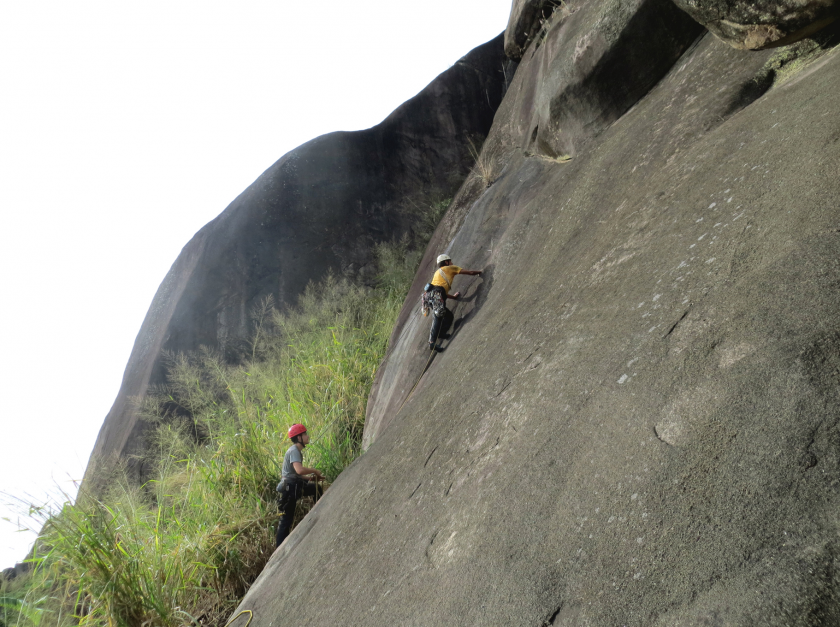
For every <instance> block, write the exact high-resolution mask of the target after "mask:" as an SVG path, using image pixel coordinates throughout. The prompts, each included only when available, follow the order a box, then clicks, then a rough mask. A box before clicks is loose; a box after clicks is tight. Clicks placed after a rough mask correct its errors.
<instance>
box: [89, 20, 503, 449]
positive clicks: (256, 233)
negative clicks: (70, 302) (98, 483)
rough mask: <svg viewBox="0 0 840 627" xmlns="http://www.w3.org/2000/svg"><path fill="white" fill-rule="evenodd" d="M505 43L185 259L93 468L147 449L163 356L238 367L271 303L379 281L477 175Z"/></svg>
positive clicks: (279, 177) (257, 203) (269, 195)
mask: <svg viewBox="0 0 840 627" xmlns="http://www.w3.org/2000/svg"><path fill="white" fill-rule="evenodd" d="M506 64H509V62H508V61H507V60H506V59H505V57H504V54H503V51H502V37H501V35H500V36H499V37H497V38H496V39H495V40H493V41H492V42H489V43H488V44H485V45H483V46H481V47H479V48H477V49H476V50H474V51H472V52H471V53H469V54H468V55H467V56H465V57H464V58H462V59H461V60H460V61H458V62H457V63H455V65H453V67H452V68H450V69H449V70H447V71H446V72H444V73H443V74H441V75H440V76H439V77H438V78H436V79H435V80H434V81H433V82H432V83H430V84H429V85H428V86H427V87H426V88H425V89H424V90H423V91H422V92H421V93H420V94H418V95H417V96H416V97H414V98H413V99H411V100H409V101H408V102H406V103H405V104H404V105H402V106H401V107H400V108H399V109H397V110H396V111H394V113H392V114H391V115H390V116H389V117H388V118H387V119H386V120H385V121H383V122H382V123H381V124H379V125H378V126H375V127H373V128H371V129H368V130H365V131H357V132H338V133H331V134H329V135H325V136H323V137H319V138H317V139H315V140H312V141H311V142H309V143H307V144H304V145H303V146H301V147H299V148H297V149H295V150H293V151H292V152H290V153H289V154H287V155H285V156H284V157H283V158H281V159H280V160H279V161H278V162H277V163H275V164H274V165H273V166H272V167H271V168H269V169H268V170H267V171H266V172H265V173H264V174H263V175H262V176H260V177H259V178H258V179H257V180H256V181H255V182H254V183H253V184H252V185H251V186H250V187H249V188H248V189H247V190H245V191H244V192H243V193H242V194H241V195H240V196H239V197H238V198H237V199H236V200H234V201H233V202H232V203H231V204H230V206H229V207H228V208H227V209H225V211H224V212H223V213H222V214H221V215H219V217H218V218H216V219H215V220H213V221H212V222H210V223H209V224H207V225H206V226H205V227H204V228H202V229H201V230H200V231H199V232H198V233H197V234H196V235H195V237H194V238H193V239H192V240H191V241H190V242H189V243H188V244H187V245H186V246H185V247H184V250H183V251H182V253H181V255H180V256H179V257H178V259H177V260H176V261H175V263H174V264H173V266H172V269H171V270H170V271H169V273H168V274H167V276H166V278H165V279H164V281H163V283H162V284H161V286H160V288H159V290H158V292H157V294H156V295H155V298H154V300H153V302H152V305H151V307H150V309H149V312H148V314H147V316H146V319H145V321H144V322H143V326H142V328H141V330H140V333H139V334H138V336H137V340H136V342H135V346H134V350H133V351H132V354H131V357H130V359H129V363H128V366H127V367H126V371H125V375H124V377H123V383H122V387H121V388H120V392H119V394H118V396H117V399H116V401H115V403H114V406H113V407H112V409H111V411H110V413H109V414H108V416H107V418H106V419H105V423H104V425H103V427H102V430H101V431H100V434H99V438H98V440H97V442H96V446H95V447H94V450H93V455H92V458H94V459H96V458H101V457H104V456H108V455H114V454H116V455H122V454H125V453H128V452H131V451H132V450H136V448H137V447H138V446H140V445H141V444H142V438H141V437H139V436H140V434H141V432H142V425H139V426H138V425H137V420H136V416H135V411H134V409H133V406H132V403H131V400H130V399H131V398H132V397H142V396H143V395H144V394H145V393H146V390H147V388H148V386H149V385H150V384H153V383H160V382H162V381H163V376H164V373H163V371H162V364H161V361H160V355H161V351H162V350H164V349H168V350H171V351H189V350H195V349H197V348H199V346H202V345H203V346H209V347H213V348H216V349H218V350H220V351H221V352H223V353H224V354H225V355H226V356H227V357H228V358H229V359H236V358H237V350H238V349H239V347H240V345H241V341H242V339H243V338H245V337H246V336H247V335H248V334H249V332H250V324H251V321H250V318H249V313H250V311H251V310H252V309H253V308H254V307H255V305H256V304H257V303H258V302H259V301H260V300H261V299H263V298H264V297H266V296H271V297H273V299H274V302H275V303H278V304H280V305H285V304H290V303H294V302H295V301H296V299H297V296H298V295H299V294H300V293H301V292H302V291H303V289H304V288H305V286H306V285H307V283H309V282H310V281H317V280H319V279H321V278H322V277H324V276H325V275H326V273H328V272H330V271H332V272H334V273H336V274H339V275H344V276H347V277H350V278H353V279H357V280H361V281H371V280H372V279H373V276H372V272H373V263H372V261H373V250H374V246H375V244H376V243H377V242H383V241H387V240H390V239H392V238H395V237H399V236H400V235H401V234H402V233H404V232H406V231H407V230H408V229H410V228H411V227H412V224H413V222H412V220H413V218H412V217H411V215H410V214H409V213H407V212H406V211H405V206H406V205H408V204H411V202H418V201H419V202H423V201H428V200H429V199H435V198H443V197H446V196H451V195H452V194H453V193H454V191H455V190H457V189H458V186H459V185H460V184H461V182H462V181H463V179H464V177H465V175H466V173H467V172H468V170H469V168H470V167H471V165H472V161H473V159H472V157H471V156H470V153H469V148H468V144H469V141H470V140H473V141H477V142H479V143H480V142H481V141H482V140H483V138H484V137H485V135H486V134H487V132H488V130H489V128H490V125H491V124H492V121H493V116H494V114H495V112H496V108H497V107H498V105H499V102H500V101H501V98H502V95H503V92H504V89H505V87H506V78H505V72H507V73H511V72H512V70H511V68H510V67H508V68H507V69H505V68H504V67H503V66H504V65H506Z"/></svg>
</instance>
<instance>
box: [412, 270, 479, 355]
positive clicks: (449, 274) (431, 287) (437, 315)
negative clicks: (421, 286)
mask: <svg viewBox="0 0 840 627" xmlns="http://www.w3.org/2000/svg"><path fill="white" fill-rule="evenodd" d="M437 264H438V269H437V271H436V272H435V275H434V276H433V277H432V280H431V282H430V283H428V284H426V294H425V296H424V299H425V300H424V303H425V302H428V306H429V307H430V308H431V309H432V313H433V314H434V320H432V329H431V331H429V350H434V349H435V344H437V341H438V338H442V339H446V338H448V337H449V336H448V335H447V333H446V332H447V331H448V330H449V326H450V325H451V324H452V319H453V315H452V312H451V311H449V309H447V307H446V299H447V298H453V299H456V300H457V299H458V297H460V296H461V292H455V293H454V294H450V293H449V290H450V289H451V288H452V281H453V280H454V279H455V275H456V274H467V275H470V276H475V275H479V276H480V275H481V272H482V271H481V270H464V269H462V268H459V267H458V266H454V265H452V258H451V257H450V256H449V255H438V258H437Z"/></svg>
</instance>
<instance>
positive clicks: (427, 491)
mask: <svg viewBox="0 0 840 627" xmlns="http://www.w3.org/2000/svg"><path fill="white" fill-rule="evenodd" d="M768 56H769V54H768V53H758V54H751V55H745V54H744V53H742V52H738V51H736V50H734V49H732V48H730V47H729V46H726V45H725V44H722V43H720V42H718V41H717V40H715V39H714V38H712V37H711V36H707V37H705V38H704V39H703V40H702V41H700V42H699V43H698V45H697V46H696V47H694V48H692V49H691V50H690V51H689V52H687V53H686V55H685V56H684V57H683V58H682V59H680V60H679V62H678V63H677V64H676V65H675V66H674V68H673V69H672V71H671V72H670V73H669V74H668V76H667V77H665V78H664V79H663V80H662V81H661V82H660V83H659V85H657V86H656V88H655V89H653V90H652V91H651V92H650V93H649V94H648V95H647V96H646V97H645V98H644V99H643V100H642V101H641V102H639V103H638V104H637V105H636V107H635V108H633V109H632V110H631V111H629V112H628V113H626V114H625V115H624V116H623V117H622V118H621V119H620V120H618V121H617V122H616V123H615V124H613V125H612V126H611V127H610V128H609V129H607V130H605V131H604V132H603V133H602V134H601V135H600V136H599V137H598V138H597V139H595V140H593V141H592V143H591V144H589V145H588V149H587V151H586V152H585V153H583V154H580V155H579V156H578V158H576V159H574V160H573V161H571V162H569V163H565V164H559V163H556V162H552V161H550V160H547V159H540V158H534V157H532V158H525V157H524V156H522V154H521V152H520V153H517V151H516V150H513V149H510V150H508V151H507V152H506V153H505V158H504V165H505V167H504V170H503V171H502V173H501V176H500V177H499V178H498V180H497V181H496V182H495V183H494V184H493V185H492V186H491V187H490V188H489V189H487V190H486V191H485V192H484V193H483V194H482V195H481V197H480V198H478V199H477V200H476V202H474V203H472V204H471V205H470V206H471V209H470V210H469V211H468V212H466V214H465V215H464V216H463V217H462V218H460V219H459V220H458V221H457V222H455V223H452V224H448V225H444V227H443V228H445V229H451V232H452V233H454V236H453V238H452V242H451V247H450V252H451V254H452V255H453V257H455V258H456V259H457V260H458V261H459V263H462V264H463V265H465V266H468V267H481V266H484V267H485V268H487V269H488V270H490V272H489V273H488V274H489V275H490V276H491V277H492V281H487V282H485V281H484V278H482V279H476V280H475V281H474V282H473V283H472V284H471V285H470V286H468V289H467V290H466V291H467V306H466V307H465V308H463V309H462V308H461V305H460V304H459V305H458V308H457V309H456V317H457V318H464V320H465V321H464V323H463V324H462V326H461V328H460V330H459V331H458V333H457V335H456V337H455V338H454V340H453V341H452V343H451V344H450V346H449V347H448V348H447V349H446V351H445V352H444V353H442V354H440V355H438V356H437V357H436V358H435V361H434V362H433V364H432V367H431V368H430V370H429V371H428V372H427V373H426V375H425V376H424V377H423V379H422V380H421V382H420V384H419V385H418V387H417V389H416V391H415V392H414V395H413V396H412V397H411V398H410V399H409V400H408V402H407V403H406V404H405V407H404V408H403V410H402V412H401V413H400V414H399V416H398V417H397V418H396V419H393V420H392V421H391V423H390V424H389V425H388V426H387V428H384V429H381V430H380V431H379V432H378V433H377V434H376V437H375V440H374V443H373V444H372V446H371V447H370V449H369V450H368V452H367V453H366V454H365V455H364V456H363V457H362V458H360V459H359V460H358V461H357V462H356V463H354V464H353V465H352V466H351V467H350V468H349V469H348V470H347V471H346V472H345V473H344V474H342V476H341V477H339V479H338V481H337V482H336V483H335V484H334V486H333V487H332V489H331V490H330V492H329V493H328V494H327V495H326V497H325V498H324V499H323V500H322V501H321V502H320V503H319V505H318V506H317V507H316V508H315V509H314V511H313V514H312V515H311V518H310V519H308V520H307V521H306V522H305V523H304V524H303V525H302V526H301V528H300V529H299V530H296V531H295V532H293V534H292V536H290V538H289V542H288V543H287V544H285V545H284V546H283V547H281V548H280V550H278V551H277V553H276V554H275V555H274V557H273V558H272V560H271V561H270V562H269V564H268V566H267V568H266V571H265V573H264V574H263V575H262V576H261V577H260V578H259V579H258V581H257V582H256V583H255V584H254V586H253V587H252V588H251V590H250V592H249V594H248V595H247V597H246V598H245V600H244V601H243V603H242V606H241V609H251V610H252V611H253V612H254V620H253V622H252V623H251V624H252V627H254V626H255V627H268V626H269V625H277V624H279V623H278V621H280V620H282V619H283V617H288V616H294V617H295V620H296V621H297V623H298V624H302V625H424V626H429V625H432V626H433V625H447V626H448V625H452V624H457V625H476V626H478V625H517V626H519V625H523V626H524V625H527V626H529V627H533V626H538V625H569V626H572V625H575V626H577V625H628V626H641V625H662V626H663V627H664V626H665V625H708V624H727V625H744V626H746V625H759V624H760V625H780V626H781V625H830V624H837V622H838V617H839V615H840V608H838V598H837V594H838V593H837V590H838V589H840V587H839V586H838V583H840V582H838V570H837V568H838V567H837V561H836V555H837V548H838V547H837V538H838V523H837V517H836V512H837V511H838V510H839V509H840V502H838V501H839V500H840V494H838V486H840V430H838V419H837V417H838V416H840V411H838V410H840V393H838V378H837V372H838V370H840V340H838V338H840V319H838V317H837V311H838V307H839V306H840V266H838V259H840V226H838V225H840V208H838V207H840V203H838V200H840V180H838V177H837V176H836V173H837V172H838V169H840V116H838V115H837V113H838V111H837V106H838V105H837V99H836V97H835V94H836V93H837V92H838V89H840V55H838V54H837V53H833V54H831V55H828V56H826V57H825V58H824V59H823V60H822V61H820V63H819V64H818V65H815V66H812V67H811V68H809V69H808V70H806V71H805V72H802V73H801V74H800V75H799V76H798V77H796V78H795V79H793V80H791V81H789V82H788V83H786V84H785V85H783V86H781V87H778V88H774V89H772V90H771V91H769V92H768V93H767V94H765V95H764V96H762V97H761V98H759V99H758V100H756V101H755V102H753V103H752V104H749V105H747V106H744V101H743V99H742V92H743V88H744V85H745V84H750V83H751V82H752V81H753V78H754V76H755V75H756V74H757V73H759V72H760V70H761V67H762V65H763V64H764V63H765V62H766V61H767V58H768ZM532 71H534V69H533V67H531V66H529V62H528V61H527V60H526V61H524V62H523V64H522V65H521V66H520V68H519V70H518V72H517V77H516V79H515V81H514V84H513V86H512V87H511V93H510V94H509V96H508V98H507V99H506V102H505V103H503V106H502V107H501V108H500V110H499V112H498V114H497V120H496V124H495V126H494V130H493V132H492V133H491V137H490V138H489V139H488V144H489V145H490V146H491V147H492V146H493V145H494V142H496V141H497V139H498V138H497V130H498V129H501V131H500V134H501V135H502V136H503V137H504V136H505V135H506V134H507V132H508V131H507V129H510V128H511V125H512V123H513V122H512V120H511V118H510V117H508V116H511V114H512V113H513V112H515V111H516V109H515V107H512V106H509V104H510V101H511V100H512V99H513V98H514V97H515V95H514V90H516V89H519V88H521V85H522V83H523V82H524V81H526V80H527V74H528V73H529V72H532ZM514 139H515V138H514ZM502 144H503V142H501V141H499V142H498V143H496V144H495V145H498V146H500V149H501V148H502V147H503V146H502ZM486 145H487V144H486ZM488 283H491V285H489V286H488ZM473 295H475V299H474V300H471V299H472V298H473ZM479 302H480V306H478V307H477V306H476V305H477V304H478V303H479ZM409 306H411V308H412V310H414V309H415V308H414V302H413V301H411V302H410V303H409ZM412 315H416V313H413V314H412ZM425 332H426V328H425V325H418V328H417V329H416V331H414V332H413V333H412V332H409V331H407V332H406V333H405V334H404V336H403V337H402V338H401V339H400V340H399V341H400V342H407V343H412V342H419V341H420V340H422V335H423V334H424V333H425ZM425 354H426V353H424V352H422V351H418V353H417V354H416V355H415V356H414V358H415V359H419V360H424V359H425ZM409 357H410V355H409V356H407V357H406V358H409ZM391 367H394V366H392V364H390V363H389V364H387V365H386V368H391ZM325 591H326V592H325Z"/></svg>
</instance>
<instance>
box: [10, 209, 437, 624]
mask: <svg viewBox="0 0 840 627" xmlns="http://www.w3.org/2000/svg"><path fill="white" fill-rule="evenodd" d="M447 205H448V202H447V201H444V202H439V203H432V204H431V206H428V205H427V207H426V209H425V211H426V212H428V214H429V215H428V220H427V224H426V225H425V228H424V229H422V235H421V236H420V237H418V238H416V239H415V240H414V241H413V242H412V243H409V241H408V240H407V239H404V240H403V241H401V242H397V243H392V244H390V245H381V246H379V247H378V248H377V257H378V263H379V268H380V274H379V281H378V285H377V287H376V288H375V289H372V288H369V287H363V286H357V285H353V284H351V283H349V282H347V281H344V280H338V279H336V278H334V277H328V278H327V279H326V280H324V281H323V282H322V283H320V284H319V285H310V286H309V287H308V288H307V290H306V292H305V293H304V294H303V295H302V296H301V298H300V300H299V305H298V307H297V308H296V309H295V310H292V311H284V312H280V311H278V310H277V309H276V308H275V307H274V306H273V304H272V302H271V300H265V301H263V302H262V303H261V304H260V305H259V306H258V307H257V308H256V310H255V311H254V312H253V336H252V337H251V339H250V346H249V348H250V359H249V360H248V362H247V363H244V364H239V365H231V364H226V363H225V362H224V360H223V359H222V358H221V356H219V355H217V354H215V353H214V352H212V351H210V350H202V351H199V352H197V353H195V354H189V355H184V354H177V355H174V354H173V355H167V357H166V359H167V367H168V384H167V385H166V386H165V387H161V388H159V389H157V390H154V391H153V392H152V393H151V394H150V395H149V396H148V397H147V398H146V399H144V400H143V401H142V403H141V404H140V408H141V411H142V414H143V416H144V418H145V419H146V420H147V421H148V424H149V428H150V431H151V433H152V437H151V438H150V441H151V442H152V444H151V449H152V450H150V451H147V452H146V454H144V455H143V457H142V459H135V460H128V462H127V465H126V466H125V467H118V468H111V469H108V472H97V473H96V475H97V478H98V482H99V483H98V485H97V486H96V487H95V488H90V489H88V490H86V491H85V492H84V493H80V494H79V496H78V497H77V498H76V501H75V503H71V502H70V501H69V499H68V502H67V503H66V504H65V505H64V506H63V507H62V508H61V511H59V512H47V511H46V510H36V512H35V513H36V516H37V515H40V516H41V520H42V522H43V523H44V528H43V531H42V533H41V537H40V540H39V543H38V546H37V548H36V558H35V561H36V564H37V569H36V570H35V572H34V573H33V574H31V575H30V576H29V577H28V578H27V581H26V582H25V583H24V584H20V583H18V584H17V587H16V588H12V587H10V585H7V584H6V583H3V584H2V585H3V586H4V587H3V588H0V597H2V598H0V609H2V612H3V614H0V616H2V618H0V626H2V627H35V626H37V625H39V624H43V625H50V626H53V625H55V626H59V627H61V626H65V625H85V626H96V627H100V626H106V625H107V626H108V627H111V626H115V627H176V626H178V627H180V626H187V625H215V626H222V625H224V621H225V619H226V617H227V616H229V614H230V612H231V611H232V610H233V608H234V607H235V606H236V605H237V604H238V602H239V600H240V599H241V597H242V596H243V595H244V593H245V592H246V591H247V589H248V587H249V586H250V585H251V583H252V582H253V581H254V579H255V578H256V577H257V575H258V574H259V573H260V571H261V570H262V568H263V566H264V565H265V563H266V561H267V560H268V558H269V557H270V556H271V554H272V552H273V550H274V525H275V524H276V522H277V520H278V514H277V507H276V504H275V491H274V489H275V485H276V484H277V482H278V481H279V478H280V462H281V461H282V455H283V453H284V452H285V449H286V448H287V447H288V446H289V442H288V440H287V439H286V437H285V434H286V431H287V429H288V427H289V426H290V425H291V424H292V423H295V422H302V423H304V424H306V425H307V427H308V428H309V431H310V433H311V434H312V436H313V441H312V443H311V444H310V446H309V447H308V448H307V451H306V462H307V465H314V466H316V467H318V468H319V469H321V470H322V471H323V472H324V473H325V474H326V475H327V476H328V478H330V479H335V477H336V476H337V475H338V474H339V473H341V471H342V470H343V469H344V468H345V467H346V466H347V465H348V464H349V463H350V462H352V461H353V459H355V458H356V457H357V456H358V455H360V454H361V437H362V430H363V427H364V417H365V406H366V402H367V397H368V393H369V391H370V387H371V385H372V383H373V378H374V375H375V373H376V369H377V367H378V365H379V363H380V361H381V359H382V358H383V356H384V354H385V350H386V347H387V344H388V338H389V335H390V333H391V329H392V328H393V325H394V322H395V319H396V316H397V314H398V312H399V310H400V308H401V306H402V303H403V300H404V298H405V294H406V292H407V289H408V286H409V285H410V282H411V280H412V278H413V276H414V274H415V271H416V266H417V264H418V262H419V259H420V256H421V253H422V248H423V247H424V245H425V242H426V241H427V240H428V237H430V235H431V230H430V229H431V228H433V227H434V226H435V225H436V223H437V221H438V219H439V218H440V216H441V215H442V212H443V211H444V210H445V207H446V206H447ZM138 466H139V467H142V468H143V472H142V474H143V476H144V477H145V479H146V480H145V481H144V482H142V483H140V482H138V481H136V480H132V479H131V478H132V477H136V476H137V468H138ZM129 468H131V469H132V471H131V472H129ZM138 484H139V485H138ZM308 507H309V505H308V504H307V503H306V500H304V502H302V503H301V502H299V505H298V512H297V517H298V518H299V517H300V516H302V515H304V514H305V513H306V511H307V509H308ZM15 581H17V580H15Z"/></svg>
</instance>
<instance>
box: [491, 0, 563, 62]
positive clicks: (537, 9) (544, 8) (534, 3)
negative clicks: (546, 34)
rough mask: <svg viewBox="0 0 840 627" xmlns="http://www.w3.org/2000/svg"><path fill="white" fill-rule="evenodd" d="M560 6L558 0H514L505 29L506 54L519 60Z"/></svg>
mask: <svg viewBox="0 0 840 627" xmlns="http://www.w3.org/2000/svg"><path fill="white" fill-rule="evenodd" d="M558 6H560V4H559V3H558V2H557V1H556V0H513V7H512V8H511V11H510V19H509V20H508V25H507V29H506V30H505V54H506V55H507V56H508V57H510V58H511V59H514V60H515V61H519V60H520V59H521V58H522V53H523V52H525V48H527V47H528V44H529V43H530V42H531V41H532V40H533V39H534V37H535V36H536V35H537V33H539V31H540V29H541V28H542V26H543V23H544V22H545V21H546V20H548V18H549V17H550V16H551V14H552V13H553V12H554V10H555V9H556V8H557V7H558Z"/></svg>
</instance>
